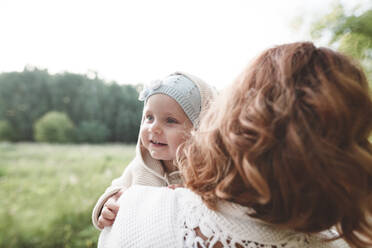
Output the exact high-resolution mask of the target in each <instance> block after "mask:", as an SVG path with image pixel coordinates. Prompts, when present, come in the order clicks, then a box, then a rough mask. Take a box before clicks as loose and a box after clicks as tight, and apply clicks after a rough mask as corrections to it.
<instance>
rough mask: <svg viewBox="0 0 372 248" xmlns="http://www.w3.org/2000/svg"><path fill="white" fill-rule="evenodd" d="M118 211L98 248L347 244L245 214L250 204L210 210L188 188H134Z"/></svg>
mask: <svg viewBox="0 0 372 248" xmlns="http://www.w3.org/2000/svg"><path fill="white" fill-rule="evenodd" d="M119 202H120V210H119V212H118V215H117V218H116V220H115V222H114V224H113V226H112V227H110V228H105V229H104V230H103V231H102V235H101V236H100V239H99V242H98V247H99V248H108V247H110V248H118V247H195V248H196V247H205V248H207V247H231V248H233V247H234V248H236V247H244V248H269V247H270V248H273V247H276V248H280V247H285V248H295V247H296V248H299V247H301V248H315V247H316V248H336V247H337V248H346V247H349V246H348V245H347V244H346V243H345V242H344V241H343V240H340V239H338V240H336V241H332V242H328V241H325V239H329V238H332V237H334V235H335V234H332V232H328V231H327V232H324V233H319V234H314V235H309V234H303V233H298V232H295V231H292V230H283V229H280V228H278V227H276V226H274V225H271V224H267V223H264V222H262V221H260V220H256V219H254V218H251V217H249V216H248V215H247V214H246V213H247V212H248V211H249V209H248V208H245V207H242V206H240V205H238V204H233V203H229V202H224V201H223V202H220V203H219V204H218V211H212V210H210V209H208V208H207V207H206V206H205V205H204V203H203V202H202V200H201V199H200V197H199V196H197V195H196V194H194V193H193V192H191V191H190V190H188V189H184V188H178V189H175V190H171V189H168V188H157V187H148V186H133V187H131V188H129V189H128V190H127V191H126V192H124V194H123V195H122V197H121V198H120V200H119Z"/></svg>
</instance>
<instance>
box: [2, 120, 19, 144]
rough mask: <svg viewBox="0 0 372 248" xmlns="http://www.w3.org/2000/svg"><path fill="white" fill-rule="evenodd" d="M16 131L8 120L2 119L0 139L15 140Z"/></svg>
mask: <svg viewBox="0 0 372 248" xmlns="http://www.w3.org/2000/svg"><path fill="white" fill-rule="evenodd" d="M15 137H16V135H15V131H14V129H13V128H12V126H10V124H9V122H7V121H0V141H14V139H15Z"/></svg>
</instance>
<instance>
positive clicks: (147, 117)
mask: <svg viewBox="0 0 372 248" xmlns="http://www.w3.org/2000/svg"><path fill="white" fill-rule="evenodd" d="M145 119H146V121H152V120H153V119H154V117H153V116H152V115H146V116H145Z"/></svg>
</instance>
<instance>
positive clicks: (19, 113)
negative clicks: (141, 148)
mask: <svg viewBox="0 0 372 248" xmlns="http://www.w3.org/2000/svg"><path fill="white" fill-rule="evenodd" d="M138 87H140V86H132V85H119V84H117V83H115V82H110V83H108V82H105V81H104V80H102V79H100V78H98V77H97V75H96V76H95V78H90V77H88V76H87V75H81V74H74V73H68V72H65V73H62V74H56V75H51V74H49V73H48V71H47V70H40V69H37V68H29V67H25V69H24V70H23V71H22V72H7V73H1V74H0V139H1V137H3V138H2V139H8V140H10V141H35V136H37V137H38V135H35V129H36V128H35V125H36V124H37V123H38V121H39V123H41V122H42V123H43V124H44V125H41V124H39V126H43V127H45V123H48V121H49V122H53V121H54V122H56V123H57V125H54V126H53V125H49V131H51V132H52V133H53V128H58V126H61V125H64V124H63V123H64V121H61V119H58V118H59V117H56V114H57V116H58V114H59V115H63V116H64V118H67V120H68V122H70V124H69V125H70V127H73V130H71V131H72V133H70V139H68V142H125V143H133V142H136V140H137V135H138V131H139V126H140V120H141V113H142V103H141V102H140V101H138V100H137V98H138V89H137V88H138ZM48 113H50V114H51V115H50V116H53V117H50V118H47V117H46V115H48ZM43 117H44V119H43V121H41V119H42V118H43ZM45 119H46V120H45ZM62 119H63V118H62ZM39 129H40V128H39ZM44 133H46V134H47V133H48V132H46V131H44ZM82 134H84V135H85V136H84V137H82V136H81V135H82ZM39 136H40V135H39ZM93 136H94V137H93ZM4 137H5V138H4ZM97 137H98V138H97ZM46 141H48V139H47V140H46ZM51 141H53V140H51ZM56 141H57V142H58V140H56Z"/></svg>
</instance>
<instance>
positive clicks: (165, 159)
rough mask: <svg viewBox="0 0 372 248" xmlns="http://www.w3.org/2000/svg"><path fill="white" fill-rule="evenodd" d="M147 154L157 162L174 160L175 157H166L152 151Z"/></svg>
mask: <svg viewBox="0 0 372 248" xmlns="http://www.w3.org/2000/svg"><path fill="white" fill-rule="evenodd" d="M149 153H150V155H151V157H152V158H154V159H157V160H164V161H168V160H173V159H175V157H172V156H169V155H166V154H163V153H161V152H158V151H154V150H150V151H149Z"/></svg>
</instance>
